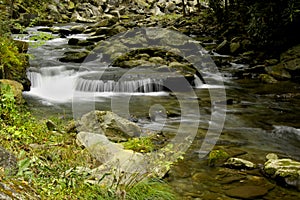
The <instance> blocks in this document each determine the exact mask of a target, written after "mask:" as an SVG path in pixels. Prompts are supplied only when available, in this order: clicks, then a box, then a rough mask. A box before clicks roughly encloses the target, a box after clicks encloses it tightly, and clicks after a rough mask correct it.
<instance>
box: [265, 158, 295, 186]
mask: <svg viewBox="0 0 300 200" xmlns="http://www.w3.org/2000/svg"><path fill="white" fill-rule="evenodd" d="M266 158H267V160H268V161H267V162H266V163H265V164H264V168H263V170H264V172H265V174H266V175H267V176H269V177H271V178H273V179H275V180H276V181H277V182H278V183H279V184H283V185H287V186H293V187H296V188H297V189H298V190H300V162H297V161H294V160H291V159H288V158H283V159H279V158H278V156H277V155H276V154H274V153H271V154H268V155H267V156H266Z"/></svg>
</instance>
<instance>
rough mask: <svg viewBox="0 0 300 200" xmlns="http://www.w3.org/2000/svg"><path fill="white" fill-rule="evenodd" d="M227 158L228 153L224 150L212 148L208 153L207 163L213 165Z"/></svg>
mask: <svg viewBox="0 0 300 200" xmlns="http://www.w3.org/2000/svg"><path fill="white" fill-rule="evenodd" d="M228 158H229V155H228V153H227V152H226V151H224V150H221V149H220V150H212V151H211V152H210V153H209V155H208V165H209V166H215V165H217V164H220V163H221V162H224V161H225V160H226V159H228Z"/></svg>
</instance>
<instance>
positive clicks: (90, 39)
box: [86, 35, 106, 42]
mask: <svg viewBox="0 0 300 200" xmlns="http://www.w3.org/2000/svg"><path fill="white" fill-rule="evenodd" d="M105 39H106V36H105V35H95V36H91V37H88V38H87V39H86V40H87V41H92V42H99V41H101V40H105Z"/></svg>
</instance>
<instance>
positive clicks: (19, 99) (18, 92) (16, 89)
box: [0, 79, 24, 104]
mask: <svg viewBox="0 0 300 200" xmlns="http://www.w3.org/2000/svg"><path fill="white" fill-rule="evenodd" d="M2 84H3V85H9V86H10V88H11V90H12V92H13V94H14V98H15V100H16V103H17V104H22V103H23V102H24V99H23V96H22V91H23V85H22V84H21V83H19V82H17V81H13V80H8V79H1V80H0V85H2Z"/></svg>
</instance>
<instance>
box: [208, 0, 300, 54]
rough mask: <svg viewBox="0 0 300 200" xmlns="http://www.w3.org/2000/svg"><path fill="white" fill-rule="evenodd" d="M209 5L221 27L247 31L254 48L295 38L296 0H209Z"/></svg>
mask: <svg viewBox="0 0 300 200" xmlns="http://www.w3.org/2000/svg"><path fill="white" fill-rule="evenodd" d="M209 6H210V8H211V9H212V10H213V11H214V15H215V16H216V18H217V19H218V21H219V23H220V24H221V25H222V26H224V28H225V29H227V30H228V29H233V30H232V32H233V34H237V32H238V33H241V34H245V33H246V34H248V35H249V36H250V38H251V39H252V40H253V41H254V43H255V45H256V46H257V47H264V48H266V47H269V48H270V49H272V48H273V47H276V46H283V45H285V44H287V45H289V43H290V42H294V40H293V39H295V40H298V41H299V38H298V35H299V33H300V32H299V31H297V27H298V26H299V23H300V2H299V1H296V0H272V1H261V0H251V1H249V0H209ZM233 27H234V28H233Z"/></svg>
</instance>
